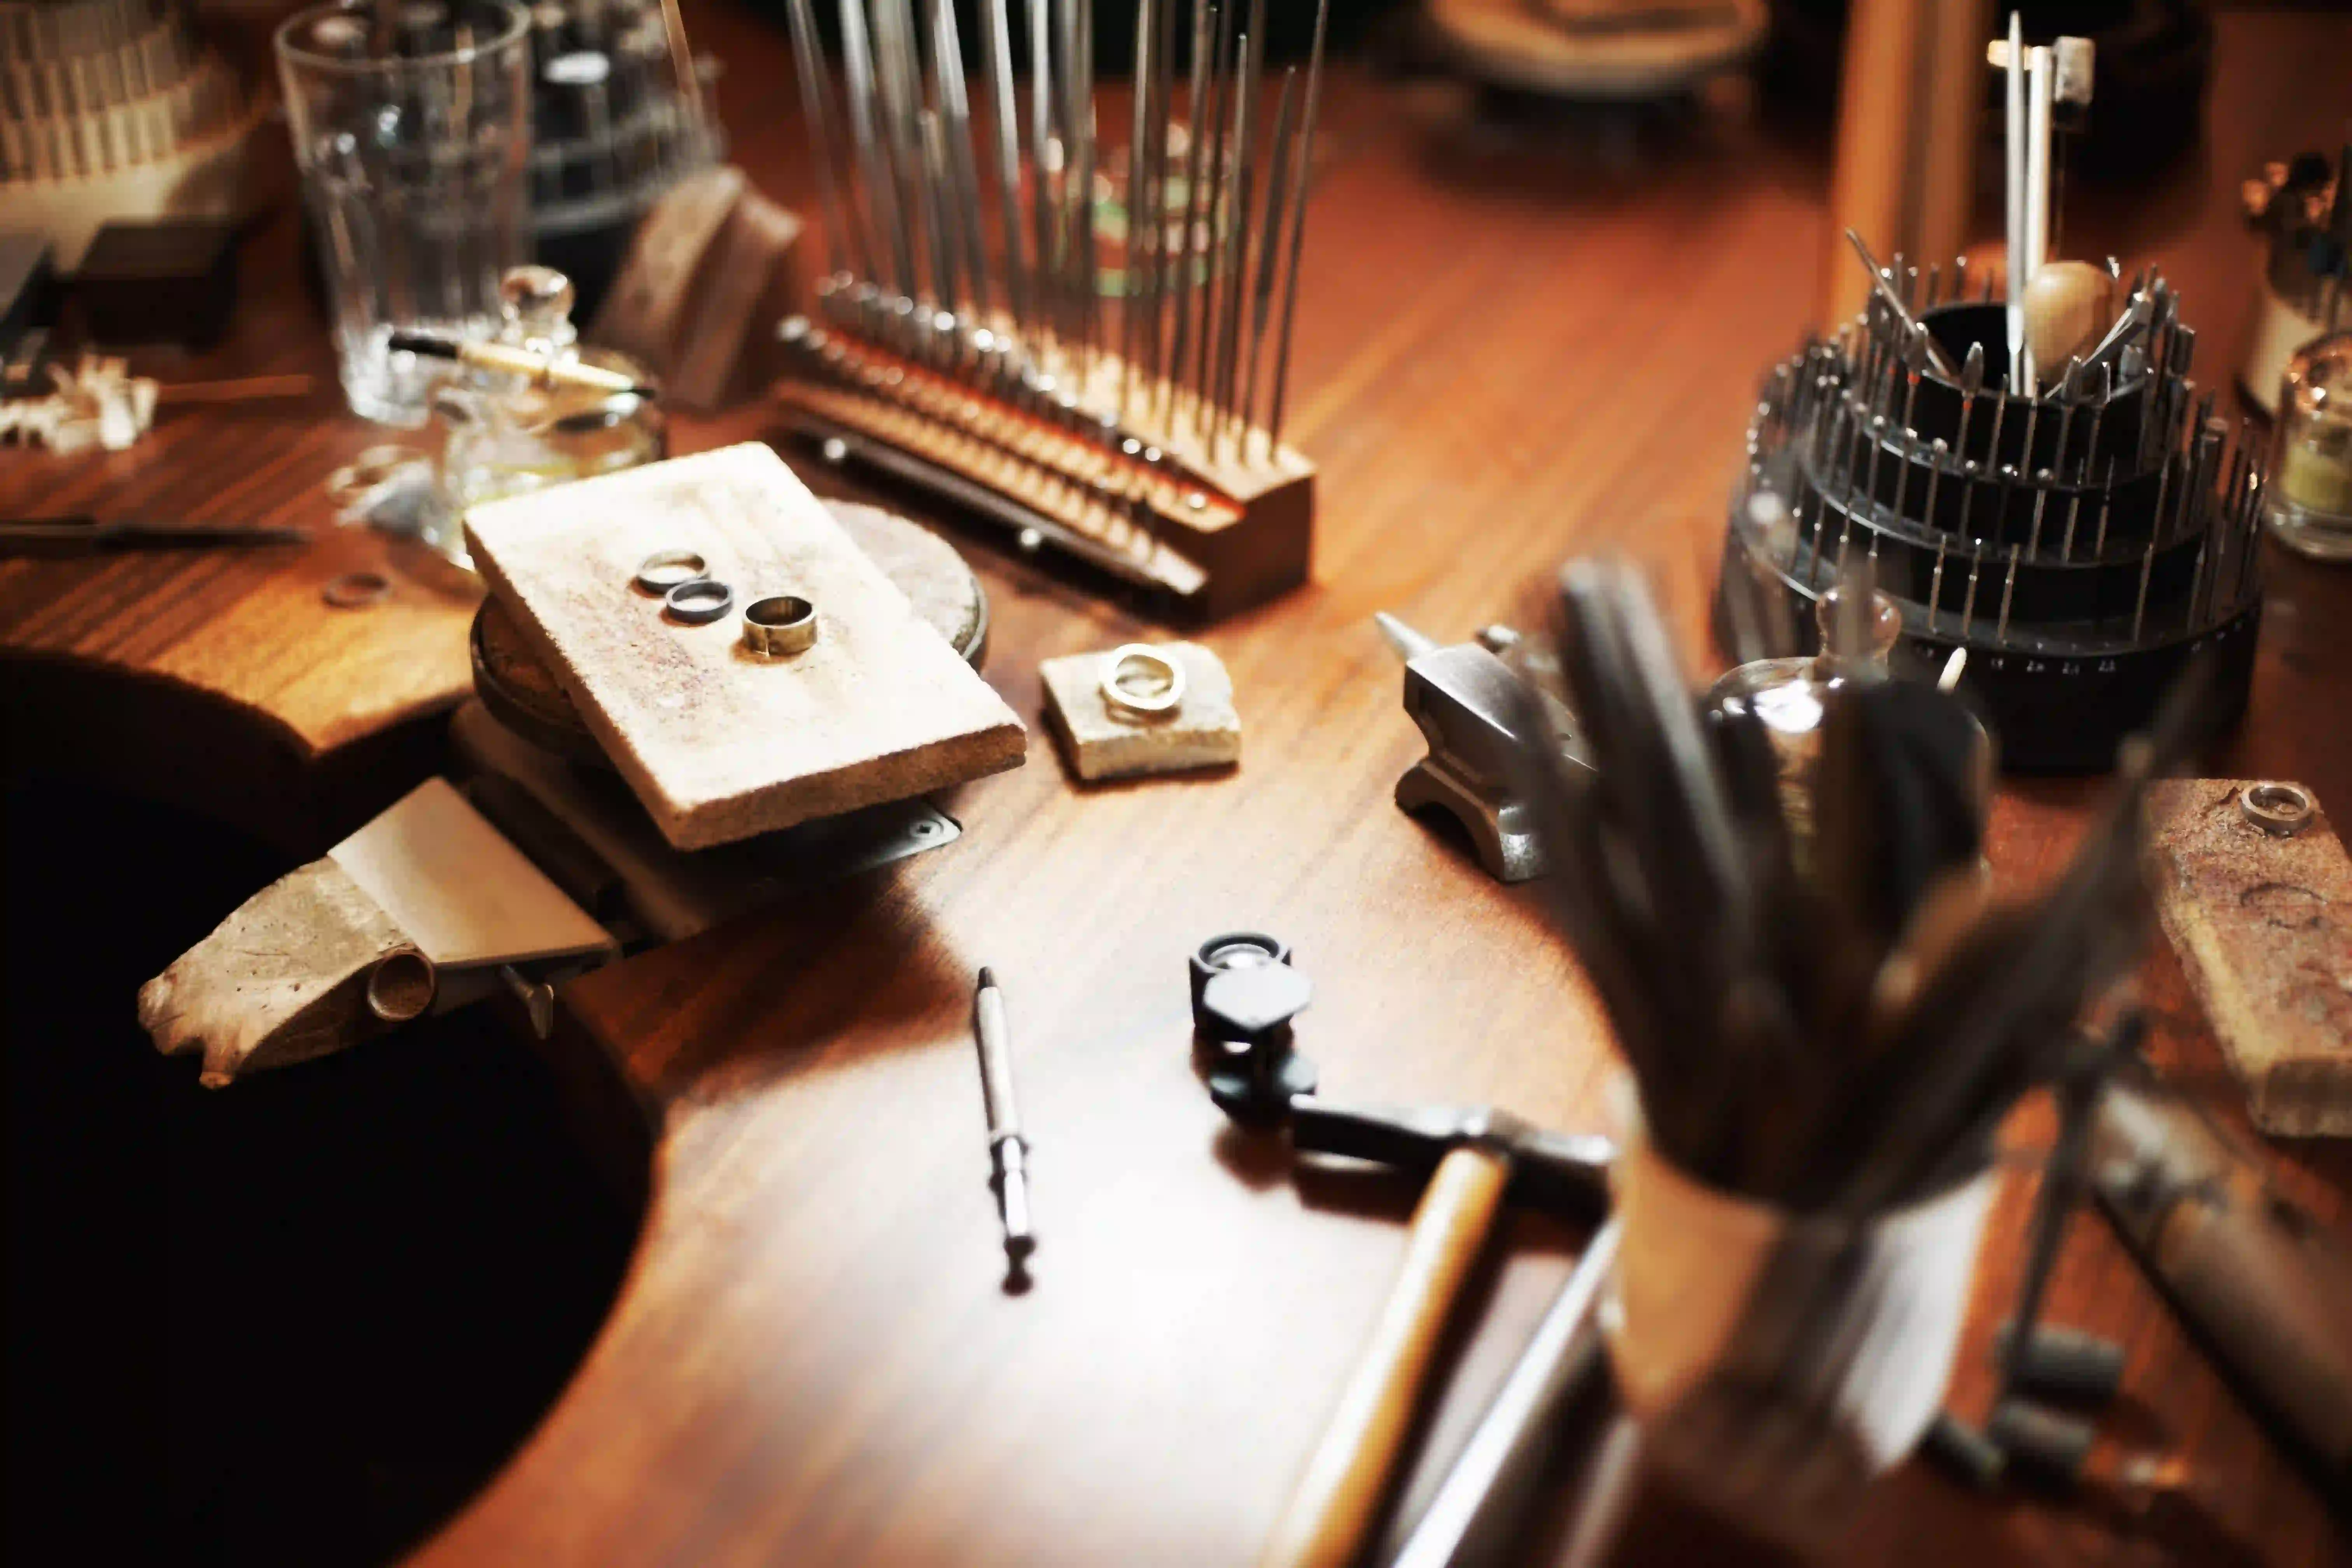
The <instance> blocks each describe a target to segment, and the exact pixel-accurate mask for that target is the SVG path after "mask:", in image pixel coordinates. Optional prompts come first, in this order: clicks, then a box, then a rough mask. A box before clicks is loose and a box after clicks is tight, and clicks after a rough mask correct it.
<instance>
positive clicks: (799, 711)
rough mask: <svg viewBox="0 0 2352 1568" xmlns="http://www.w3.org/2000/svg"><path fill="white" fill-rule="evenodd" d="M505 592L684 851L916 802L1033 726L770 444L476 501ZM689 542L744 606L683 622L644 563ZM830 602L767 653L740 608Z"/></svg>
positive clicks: (476, 516)
mask: <svg viewBox="0 0 2352 1568" xmlns="http://www.w3.org/2000/svg"><path fill="white" fill-rule="evenodd" d="M466 540H467V546H468V548H469V549H470V550H471V551H472V552H473V557H474V561H475V563H477V564H478V566H480V568H481V570H482V574H483V575H484V577H486V578H487V579H488V582H489V584H490V589H491V592H493V593H495V594H497V595H499V597H500V598H502V599H503V600H505V601H506V605H507V607H508V608H509V609H510V610H513V611H514V612H515V613H516V619H517V620H518V622H519V623H520V626H521V628H522V631H523V635H524V637H525V638H526V639H527V640H529V641H530V643H531V645H532V647H533V649H534V651H535V652H537V653H538V655H539V656H540V658H541V661H542V662H543V663H545V665H546V666H547V668H549V669H550V670H551V671H552V672H553V673H554V676H555V679H556V680H557V681H558V683H559V684H561V685H562V687H563V689H564V690H565V692H566V694H567V695H569V696H570V697H571V699H572V704H573V706H575V707H576V708H577V709H578V710H580V715H581V717H582V718H583V720H584V721H586V722H587V724H588V727H589V730H590V731H591V732H592V733H593V734H594V736H595V737H596V741H597V743H598V744H599V745H601V746H602V747H604V752H605V753H606V755H607V756H609V757H610V758H611V759H612V762H613V764H614V767H616V768H617V769H618V770H619V771H620V773H621V775H622V776H623V777H624V778H625V779H626V780H627V781H628V783H629V785H630V787H631V788H632V789H633V790H635V792H636V795H637V798H638V800H639V801H640V802H642V803H643V804H644V805H645V807H646V812H647V813H648V814H649V815H650V816H652V817H653V819H654V822H655V825H656V826H658V827H659V828H660V829H661V831H662V836H663V837H665V838H667V839H668V840H669V842H670V843H671V844H672V845H674V846H675V847H677V848H680V849H701V848H707V847H709V846H711V845H714V844H727V843H731V842H733V841H734V840H736V839H739V838H748V837H751V835H753V834H755V833H766V832H770V831H772V830H773V829H775V828H779V827H790V826H793V825H794V824H795V823H801V822H806V821H809V820H811V819H812V818H814V817H820V816H835V815H836V814H838V813H841V812H845V811H851V810H855V809H856V808H857V807H859V806H863V805H874V804H876V803H877V802H880V801H886V800H904V799H906V798H907V797H908V796H909V795H923V794H927V793H929V791H932V790H935V789H943V788H945V787H947V786H948V785H950V784H961V783H963V782H965V781H966V780H968V779H974V778H978V777H980V776H982V774H985V773H999V772H1002V771H1003V770H1004V769H1006V768H1013V767H1018V766H1020V765H1021V763H1022V761H1023V760H1024V755H1025V752H1026V747H1027V732H1026V731H1024V729H1023V727H1022V724H1021V721H1020V720H1019V719H1018V718H1016V717H1014V715H1013V710H1011V709H1010V708H1008V707H1006V706H1005V705H1004V700H1003V699H1002V698H1000V697H999V696H997V695H996V693H995V692H994V691H993V690H992V689H990V688H989V686H988V683H987V682H986V681H983V680H982V679H980V677H979V676H977V675H975V674H973V673H972V671H971V668H970V667H969V666H967V665H966V664H965V663H964V662H963V660H961V658H957V657H956V654H955V650H954V649H952V648H950V647H948V645H947V642H946V639H944V638H942V637H940V635H939V634H938V633H937V632H935V631H933V630H931V628H930V627H929V626H926V625H924V624H923V622H922V621H921V620H920V619H919V617H918V616H917V615H916V613H915V611H914V609H913V607H912V606H911V605H909V604H908V600H907V596H906V595H904V594H902V593H900V592H899V591H898V588H897V587H896V586H895V585H894V584H892V583H891V582H890V580H889V579H888V578H887V577H886V576H885V575H883V574H882V571H881V569H880V568H879V567H877V566H876V565H875V564H874V563H873V562H872V561H871V560H869V559H867V557H866V554H865V552H862V551H860V550H859V549H858V548H857V546H856V544H855V543H854V542H851V540H850V538H849V536H848V535H847V534H845V532H843V531H842V529H841V525H840V524H839V523H837V522H835V521H834V520H833V518H832V516H831V515H830V514H829V513H827V512H826V510H824V506H823V504H822V503H820V502H819V501H818V500H817V499H816V498H815V497H814V496H812V495H811V494H809V492H808V490H807V489H806V487H804V486H803V485H802V483H801V482H800V480H799V479H795V478H793V473H792V470H790V469H789V468H785V467H784V464H783V460H782V458H778V457H777V456H776V454H775V453H774V452H772V451H771V450H770V449H769V448H768V447H764V446H761V445H759V444H757V443H750V444H746V445H743V446H739V447H723V448H721V449H719V450H718V451H715V452H704V453H701V454H698V455H697V456H695V457H691V458H672V459H671V460H670V461H668V462H665V463H654V464H650V465H648V466H646V467H645V468H632V469H629V470H628V471H626V472H625V473H618V474H610V475H606V476H604V477H603V478H600V479H585V480H582V481H580V482H579V483H576V484H571V485H565V486H562V487H561V488H560V489H551V490H545V491H541V492H540V493H538V494H535V495H527V496H517V497H515V498H513V499H511V500H502V501H495V502H492V503H490V504H489V505H487V506H479V507H476V508H475V509H473V510H471V511H470V512H468V513H467V517H466ZM671 549H678V550H691V551H694V552H698V554H700V555H701V556H702V557H703V559H704V560H705V561H707V562H708V563H709V572H710V575H711V576H713V577H714V578H716V579H717V580H719V582H722V583H726V584H730V586H731V587H732V588H733V589H734V591H735V607H734V609H733V611H731V612H730V614H729V615H727V616H722V617H721V618H720V619H719V620H718V621H715V622H713V623H711V624H709V625H707V626H682V625H679V624H677V622H675V621H673V620H672V619H671V618H669V617H668V616H667V615H666V614H665V613H664V612H663V610H662V607H661V604H660V602H659V601H658V600H656V599H655V598H653V597H652V596H651V595H647V594H646V593H645V592H644V591H643V590H641V589H639V588H637V587H636V586H635V582H634V579H635V574H636V570H637V566H638V563H640V562H642V561H644V560H645V558H646V556H648V555H651V554H653V553H654V552H656V551H660V550H671ZM772 594H793V595H799V596H801V597H803V598H805V599H807V600H809V601H810V602H811V603H812V604H814V605H815V606H816V613H817V626H818V636H817V641H816V644H815V646H814V647H811V648H809V649H808V650H807V651H806V652H804V653H801V654H797V655H793V656H792V657H790V658H762V657H761V656H759V655H757V654H754V653H752V652H751V650H750V649H748V648H746V647H744V646H743V644H742V639H741V621H740V615H741V611H742V609H743V607H744V606H745V605H749V604H750V603H751V601H752V600H754V599H757V598H760V597H761V596H763V595H772Z"/></svg>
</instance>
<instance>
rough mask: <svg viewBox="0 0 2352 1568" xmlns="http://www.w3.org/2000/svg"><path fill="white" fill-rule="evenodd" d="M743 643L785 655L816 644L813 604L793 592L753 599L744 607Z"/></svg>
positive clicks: (756, 650)
mask: <svg viewBox="0 0 2352 1568" xmlns="http://www.w3.org/2000/svg"><path fill="white" fill-rule="evenodd" d="M743 646H744V647H748V648H750V649H751V651H752V652H753V653H756V654H762V655H765V656H766V657H768V658H789V657H791V656H792V655H793V654H796V653H804V652H806V651H807V650H808V649H810V648H811V647H814V646H816V606H815V605H812V604H810V603H809V602H808V601H807V600H806V599H803V598H801V597H800V596H799V595H793V594H777V595H771V596H770V597H768V598H764V599H754V600H752V601H751V603H750V604H748V605H744V606H743Z"/></svg>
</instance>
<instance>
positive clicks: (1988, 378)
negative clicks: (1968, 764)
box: [1717, 268, 2266, 773]
mask: <svg viewBox="0 0 2352 1568" xmlns="http://www.w3.org/2000/svg"><path fill="white" fill-rule="evenodd" d="M1895 276H1897V277H1902V276H1906V274H1905V273H1904V272H1903V270H1902V269H1901V268H1896V269H1895ZM1909 276H1914V277H1916V274H1911V275H1909ZM2134 298H2135V300H2143V298H2144V303H2143V305H2142V311H2143V315H2144V317H2145V320H2144V321H2143V323H2142V324H2141V326H2140V327H2138V328H2137V329H2136V330H2134V331H2131V332H2129V333H2127V334H2126V336H2125V339H2124V341H2123V342H2117V343H2116V344H2114V345H2113V346H2112V348H2111V350H2110V352H2108V353H2105V354H2098V355H2092V356H2090V358H2091V359H2093V360H2095V362H2096V363H2086V362H2085V361H2084V360H2075V361H2071V362H2070V363H2068V364H2067V365H2066V366H2063V367H2058V369H2057V370H2056V371H2055V372H2054V373H2053V374H2051V375H2050V377H2049V379H2048V381H2047V382H2046V384H2043V385H2042V387H2041V388H2040V389H2039V390H2038V392H2034V393H2029V392H2027V391H2026V390H2025V389H2022V388H2020V389H2018V390H2017V391H2016V392H2015V394H2014V395H2012V394H2011V393H2010V392H2008V391H2007V390H2005V388H2006V384H2007V381H2008V377H2009V369H2010V365H2009V354H2008V349H2007V332H2006V316H2005V312H2004V310H2003V308H2002V307H2001V306H2000V305H1999V304H1995V303H1990V302H1984V301H1977V300H1946V301H1942V302H1936V301H1933V300H1927V301H1922V302H1919V303H1918V305H1917V308H1916V311H1914V312H1913V314H1914V315H1915V316H1916V321H1917V322H1918V325H1919V328H1920V329H1922V330H1923V333H1924V337H1923V335H1921V334H1915V332H1914V331H1912V330H1911V329H1909V328H1908V327H1906V323H1905V321H1904V318H1903V316H1901V315H1898V314H1897V313H1896V311H1895V310H1894V309H1893V307H1892V306H1890V305H1887V304H1885V303H1884V302H1882V301H1881V300H1876V299H1874V300H1872V302H1871V308H1870V309H1869V310H1867V311H1865V312H1864V315H1863V316H1862V317H1861V318H1858V319H1857V320H1856V321H1855V322H1853V324H1852V325H1851V326H1850V327H1848V328H1847V329H1846V330H1845V331H1843V332H1841V333H1840V334H1839V336H1838V337H1837V338H1836V339H1835V340H1833V341H1829V342H1822V341H1818V340H1816V341H1813V342H1808V343H1807V344H1806V345H1805V347H1804V348H1803V349H1802V350H1801V351H1800V352H1799V353H1796V354H1795V355H1793V356H1792V357H1790V359H1788V360H1786V361H1784V362H1782V363H1780V364H1779V365H1777V366H1775V367H1774V368H1773V370H1772V371H1771V373H1770V374H1769V376H1768V377H1767V380H1766V384H1765V387H1764V391H1763V395H1762V397H1761V399H1760V400H1759V403H1758V404H1757V407H1756V414H1755V417H1754V420H1753V422H1752V423H1751V424H1750V426H1749V427H1748V453H1747V463H1746V467H1745V472H1744V473H1743V475H1742V478H1741V480H1740V483H1739V485H1738V492H1737V494H1736V496H1735V498H1734V504H1733V508H1732V516H1733V519H1734V526H1733V527H1732V528H1731V529H1730V531H1729V533H1728V537H1727V541H1726V544H1725V553H1724V581H1725V583H1726V584H1730V583H1731V582H1732V581H1733V574H1735V573H1744V574H1755V575H1757V576H1759V577H1760V578H1761V579H1762V580H1763V581H1764V582H1765V583H1766V584H1768V586H1777V588H1778V589H1779V590H1780V591H1781V592H1783V593H1785V594H1786V595H1788V597H1789V599H1790V601H1791V605H1792V607H1793V608H1794V609H1796V610H1797V611H1798V612H1799V613H1798V614H1796V615H1794V616H1792V617H1791V620H1792V622H1793V624H1794V625H1795V626H1796V627H1797V628H1799V630H1800V635H1801V636H1802V637H1805V639H1806V641H1807V643H1808V644H1810V643H1811V637H1812V634H1811V626H1812V622H1813V616H1812V615H1811V605H1813V604H1814V603H1815V602H1816V601H1817V600H1818V599H1819V597H1820V595H1822V593H1823V592H1824V591H1825V590H1826V589H1828V588H1829V587H1830V586H1831V585H1832V584H1835V583H1836V582H1837V581H1838V579H1839V576H1840V574H1841V571H1842V569H1843V568H1844V567H1845V566H1847V565H1848V564H1849V563H1858V564H1859V565H1860V566H1861V567H1862V569H1863V570H1864V571H1865V572H1866V573H1867V574H1868V576H1869V578H1870V580H1871V581H1872V582H1873V583H1874V585H1875V586H1876V587H1877V589H1878V590H1879V591H1881V592H1883V593H1885V594H1887V595H1890V596H1892V597H1893V598H1894V599H1895V602H1896V604H1897V605H1898V606H1899V608H1900V610H1901V614H1902V617H1903V634H1902V645H1903V646H1902V648H1901V649H1900V650H1899V653H1900V655H1901V656H1903V657H1904V658H1905V660H1906V662H1912V663H1913V664H1914V667H1915V668H1924V669H1926V670H1933V669H1935V668H1939V667H1940V666H1941V665H1942V664H1943V663H1944V662H1945V660H1946V659H1947V658H1949V656H1950V654H1951V652H1952V650H1953V649H1955V648H1966V649H1967V650H1968V660H1967V674H1966V679H1965V682H1964V683H1963V687H1962V690H1963V691H1964V693H1967V694H1968V695H1969V696H1970V697H1971V699H1972V700H1974V701H1975V702H1977V703H1978V704H1979V706H1980V709H1981V711H1982V713H1983V716H1984V718H1985V720H1986V722H1987V723H1988V724H1989V725H1990V727H1991V729H1992V730H1993V731H1994V733H1995V734H1996V736H1997V737H1998V738H1999V742H2000V756H2001V761H2002V763H2003V765H2004V766H2006V767H2008V768H2011V769H2013V770H2017V771H2021V772H2055V773H2087V772H2099V771H2104V770H2105V769H2108V768H2110V767H2112V766H2113V765H2114V764H2115V758H2116V746H2117V745H2118V744H2119V743H2120V742H2122V740H2123V739H2124V737H2126V735H2129V734H2131V733H2132V732H2134V731H2137V730H2138V729H2140V728H2143V727H2144V726H2145V725H2146V724H2147V721H2148V719H2149V717H2150V716H2151V714H2152V713H2153V712H2154V711H2155V709H2156V705H2157V702H2158V698H2159V696H2160V694H2161V693H2162V692H2163V691H2164V690H2165V689H2167V688H2168V686H2169V685H2170V684H2171V683H2172V681H2173V680H2174V679H2175V678H2176V677H2177V676H2178V675H2179V673H2180V671H2181V670H2182V669H2183V668H2185V667H2186V666H2187V665H2188V664H2189V661H2190V660H2191V659H2192V658H2198V657H2200V656H2210V658H2211V659H2212V660H2213V663H2214V665H2215V667H2216V668H2215V671H2214V676H2215V679H2214V681H2213V687H2214V692H2215V696H2216V699H2217V700H2216V703H2215V710H2214V711H2215V723H2216V725H2217V727H2227V726H2231V725H2234V724H2235V722H2236V721H2237V720H2238V718H2239V717H2240V716H2241V714H2242V712H2243V710H2244V706H2245V700H2246V693H2247V688H2248V685H2249V683H2250V682H2251V680H2252V672H2253V655H2254V643H2255V636H2256V633H2257V630H2258V628H2259V626H2260V623H2261V617H2262V584H2261V576H2260V572H2259V542H2260V529H2259V527H2258V523H2259V520H2260V517H2261V513H2262V497H2263V487H2264V484H2265V479H2266V476H2265V473H2264V469H2263V458H2262V454H2261V452H2260V449H2259V446H2258V443H2256V442H2254V441H2253V440H2252V439H2250V438H2249V436H2248V433H2247V432H2246V431H2245V430H2244V429H2243V428H2241V429H2240V431H2239V432H2238V433H2237V436H2236V438H2235V439H2234V440H2232V439H2231V432H2230V430H2229V427H2228V426H2227V425H2226V424H2225V423H2224V422H2222V421H2221V420H2220V419H2217V418H2215V417H2214V416H2213V397H2212V395H2211V394H2210V393H2207V394H2203V395H2200V393H2199V391H2198V388H2197V384H2196V383H2195V382H2194V381H2192V380H2191V379H2190V378H2189V363H2190V358H2191V354H2192V353H2193V350H2194V347H2195V334H2194V333H2193V332H2192V331H2189V330H2188V329H2186V328H2184V327H2181V326H2180V325H2179V315H2178V301H2177V296H2176V295H2174V294H2173V293H2172V291H2171V290H2170V289H2169V288H2168V286H2167V285H2165V284H2164V283H2163V281H2162V280H2161V279H2158V278H2155V277H2154V276H2153V274H2151V275H2149V279H2148V281H2147V283H2146V285H2145V287H2144V288H2143V289H2140V290H2137V291H2136V293H2135V296H2134ZM1904 303H1905V304H1906V308H1908V307H1910V306H1911V305H1912V304H1913V301H1911V300H1905V301H1904ZM1926 339H1931V340H1932V348H1931V347H1930V344H1929V342H1927V341H1924V340H1926ZM1972 350H1973V351H1975V352H1974V354H1973V355H1972V353H1971V351H1972ZM1964 365H1969V366H1977V367H1979V373H1972V372H1971V371H1969V370H1963V371H1961V372H1960V373H1959V374H1948V373H1949V372H1950V370H1951V368H1952V367H1954V366H1964ZM1764 490H1770V491H1773V492H1776V493H1777V494H1779V495H1780V497H1781V498H1783V500H1785V502H1786V504H1787V506H1788V508H1789V510H1790V516H1791V519H1792V521H1793V523H1794V526H1793V527H1792V528H1789V529H1782V530H1777V531H1771V532H1770V533H1759V532H1757V531H1754V530H1752V529H1748V528H1743V527H1741V526H1739V525H1738V521H1739V520H1741V519H1743V518H1745V517H1746V516H1747V515H1748V503H1749V501H1750V500H1751V499H1753V498H1754V497H1755V496H1756V495H1757V494H1758V493H1759V492H1760V491H1764ZM1727 595H1728V589H1727V590H1726V591H1725V592H1722V593H1718V595H1717V612H1718V620H1719V621H1720V622H1721V623H1722V625H1723V627H1724V628H1725V635H1726V637H1727V640H1728V638H1729V635H1730V630H1729V628H1730V626H1731V625H1732V622H1731V619H1730V609H1729V603H1728V597H1727Z"/></svg>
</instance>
